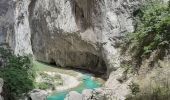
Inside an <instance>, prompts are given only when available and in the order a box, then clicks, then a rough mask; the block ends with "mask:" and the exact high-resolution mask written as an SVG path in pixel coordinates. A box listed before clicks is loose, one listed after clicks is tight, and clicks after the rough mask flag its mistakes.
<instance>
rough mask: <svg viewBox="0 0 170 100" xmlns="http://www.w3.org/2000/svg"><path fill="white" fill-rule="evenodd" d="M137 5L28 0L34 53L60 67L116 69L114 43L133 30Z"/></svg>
mask: <svg viewBox="0 0 170 100" xmlns="http://www.w3.org/2000/svg"><path fill="white" fill-rule="evenodd" d="M138 4H139V2H138V0H137V1H133V2H132V1H128V0H127V1H124V0H119V1H116V0H99V1H96V0H32V1H31V3H30V4H29V8H28V9H29V23H30V29H31V33H32V34H31V37H32V38H31V40H32V49H33V52H34V56H35V57H36V58H37V59H38V60H40V61H44V62H51V63H54V62H55V63H56V64H57V65H60V66H63V67H66V66H71V67H78V68H83V69H88V70H91V71H95V72H106V70H107V69H108V71H109V72H110V71H111V70H113V69H117V68H118V67H119V64H120V61H119V53H118V52H119V51H118V49H117V47H118V45H119V44H118V42H119V41H120V39H121V37H122V35H123V34H124V33H126V32H132V31H133V24H132V22H133V21H132V16H131V14H132V11H133V10H134V9H135V8H136V7H137V6H138ZM113 64H114V65H113ZM106 66H107V68H106Z"/></svg>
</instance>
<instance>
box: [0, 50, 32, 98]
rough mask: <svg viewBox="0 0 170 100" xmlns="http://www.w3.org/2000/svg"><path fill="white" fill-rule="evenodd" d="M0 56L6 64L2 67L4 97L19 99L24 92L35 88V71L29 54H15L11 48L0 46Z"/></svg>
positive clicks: (0, 71)
mask: <svg viewBox="0 0 170 100" xmlns="http://www.w3.org/2000/svg"><path fill="white" fill-rule="evenodd" d="M0 57H1V59H4V60H5V61H4V62H3V63H5V65H4V66H3V68H1V69H0V77H2V78H3V79H4V82H5V84H4V87H3V88H4V93H3V94H4V97H5V99H7V100H18V98H19V97H21V96H22V95H23V94H24V93H27V92H29V91H30V90H32V89H33V88H34V78H35V71H34V69H33V65H32V61H31V59H30V58H29V57H27V56H15V55H14V54H13V53H12V52H11V51H10V50H9V49H4V48H0Z"/></svg>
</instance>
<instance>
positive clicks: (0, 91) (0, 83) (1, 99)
mask: <svg viewBox="0 0 170 100" xmlns="http://www.w3.org/2000/svg"><path fill="white" fill-rule="evenodd" d="M3 84H4V81H3V79H2V78H0V94H1V93H2V87H3ZM0 100H4V99H3V97H2V96H1V95H0Z"/></svg>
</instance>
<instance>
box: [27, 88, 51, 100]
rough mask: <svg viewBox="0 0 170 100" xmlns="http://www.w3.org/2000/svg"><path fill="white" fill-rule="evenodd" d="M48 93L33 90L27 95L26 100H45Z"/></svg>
mask: <svg viewBox="0 0 170 100" xmlns="http://www.w3.org/2000/svg"><path fill="white" fill-rule="evenodd" d="M47 95H48V93H47V92H46V91H44V90H40V89H35V90H32V91H31V92H30V93H29V96H28V98H27V99H26V100H47Z"/></svg>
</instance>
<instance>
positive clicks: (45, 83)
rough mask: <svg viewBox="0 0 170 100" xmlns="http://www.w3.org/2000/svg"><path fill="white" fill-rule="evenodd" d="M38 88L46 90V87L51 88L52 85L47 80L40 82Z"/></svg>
mask: <svg viewBox="0 0 170 100" xmlns="http://www.w3.org/2000/svg"><path fill="white" fill-rule="evenodd" d="M38 88H39V89H42V90H47V89H51V88H52V89H53V88H54V85H53V84H50V83H48V82H41V83H39V84H38Z"/></svg>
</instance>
